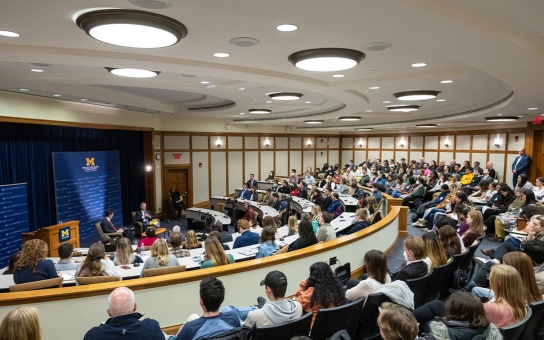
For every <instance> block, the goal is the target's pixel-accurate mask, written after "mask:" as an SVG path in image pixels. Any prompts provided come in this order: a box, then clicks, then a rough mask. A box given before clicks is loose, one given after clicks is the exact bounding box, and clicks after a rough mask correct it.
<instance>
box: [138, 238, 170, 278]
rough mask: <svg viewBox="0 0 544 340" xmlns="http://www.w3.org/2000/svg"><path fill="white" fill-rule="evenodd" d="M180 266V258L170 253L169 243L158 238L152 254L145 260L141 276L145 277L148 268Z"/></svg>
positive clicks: (152, 248)
mask: <svg viewBox="0 0 544 340" xmlns="http://www.w3.org/2000/svg"><path fill="white" fill-rule="evenodd" d="M170 266H179V261H178V259H177V258H176V257H175V256H174V255H172V254H170V251H169V250H168V245H167V244H166V241H165V240H163V239H161V238H160V239H158V240H157V241H155V243H153V246H152V247H151V256H150V257H148V258H147V260H145V263H144V266H143V268H142V272H141V274H140V277H144V272H145V270H146V269H151V268H159V267H170Z"/></svg>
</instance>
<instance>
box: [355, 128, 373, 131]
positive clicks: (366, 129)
mask: <svg viewBox="0 0 544 340" xmlns="http://www.w3.org/2000/svg"><path fill="white" fill-rule="evenodd" d="M372 130H373V129H372V128H357V129H355V131H372Z"/></svg>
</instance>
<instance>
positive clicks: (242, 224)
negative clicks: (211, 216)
mask: <svg viewBox="0 0 544 340" xmlns="http://www.w3.org/2000/svg"><path fill="white" fill-rule="evenodd" d="M236 226H237V227H238V232H240V236H238V237H237V238H236V240H234V244H233V245H232V249H236V248H241V247H246V246H251V245H254V244H259V241H260V239H261V238H260V236H259V234H257V233H253V232H251V230H249V228H250V227H251V225H250V224H249V222H248V221H247V220H245V219H241V220H239V221H238V223H236Z"/></svg>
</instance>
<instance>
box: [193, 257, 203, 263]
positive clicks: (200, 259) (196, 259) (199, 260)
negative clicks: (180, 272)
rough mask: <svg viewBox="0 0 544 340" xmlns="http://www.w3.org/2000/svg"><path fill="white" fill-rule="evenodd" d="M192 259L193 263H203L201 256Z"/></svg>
mask: <svg viewBox="0 0 544 340" xmlns="http://www.w3.org/2000/svg"><path fill="white" fill-rule="evenodd" d="M192 259H193V261H194V262H195V263H198V264H200V263H201V262H202V261H204V258H202V256H198V255H197V256H193V257H192Z"/></svg>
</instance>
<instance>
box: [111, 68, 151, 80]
mask: <svg viewBox="0 0 544 340" xmlns="http://www.w3.org/2000/svg"><path fill="white" fill-rule="evenodd" d="M106 70H108V71H109V72H110V73H111V74H115V75H116V76H120V77H128V78H153V77H156V76H158V75H159V73H160V72H158V71H148V70H140V69H137V68H111V67H106Z"/></svg>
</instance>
